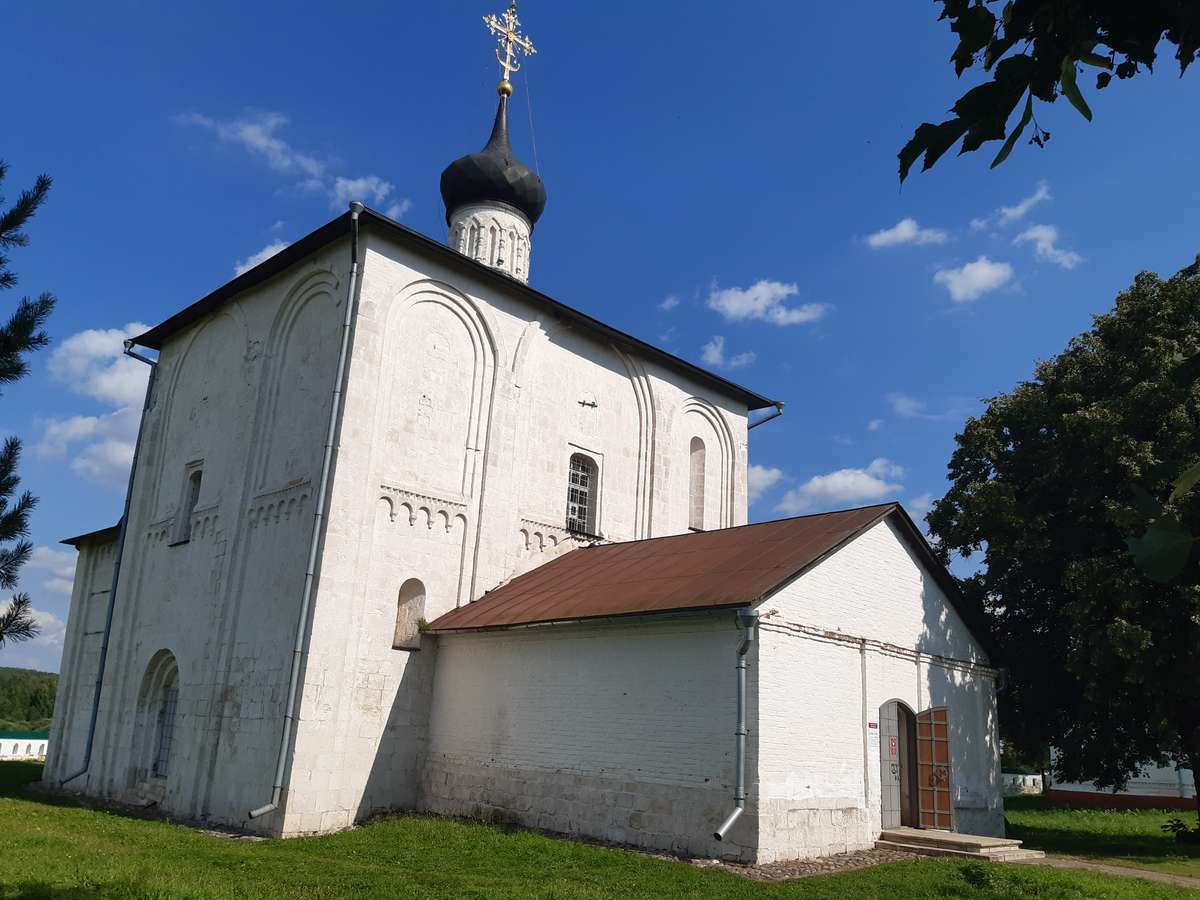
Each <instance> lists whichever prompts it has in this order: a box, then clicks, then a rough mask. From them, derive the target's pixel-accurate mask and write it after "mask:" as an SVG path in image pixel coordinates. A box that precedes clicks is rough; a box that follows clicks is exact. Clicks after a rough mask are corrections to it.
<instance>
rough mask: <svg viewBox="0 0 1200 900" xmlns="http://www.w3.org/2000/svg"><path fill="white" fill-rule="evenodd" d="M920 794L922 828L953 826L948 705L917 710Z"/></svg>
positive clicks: (948, 828)
mask: <svg viewBox="0 0 1200 900" xmlns="http://www.w3.org/2000/svg"><path fill="white" fill-rule="evenodd" d="M917 795H918V798H919V804H920V817H921V827H922V828H938V829H942V830H944V831H953V830H954V779H953V773H952V769H951V765H950V710H949V709H947V708H946V707H945V706H935V707H933V708H931V709H927V710H925V711H924V712H920V713H917Z"/></svg>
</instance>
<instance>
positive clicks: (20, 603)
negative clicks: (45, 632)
mask: <svg viewBox="0 0 1200 900" xmlns="http://www.w3.org/2000/svg"><path fill="white" fill-rule="evenodd" d="M40 630H41V629H40V628H39V627H38V624H37V622H36V621H34V618H33V609H32V607H31V605H30V603H29V595H28V594H15V595H14V596H13V598H12V602H10V603H9V604H8V608H7V609H6V610H5V611H4V612H3V613H0V647H3V646H4V642H5V641H11V642H13V643H16V642H18V641H27V640H29V639H30V638H34V637H37V635H38V632H39V631H40Z"/></svg>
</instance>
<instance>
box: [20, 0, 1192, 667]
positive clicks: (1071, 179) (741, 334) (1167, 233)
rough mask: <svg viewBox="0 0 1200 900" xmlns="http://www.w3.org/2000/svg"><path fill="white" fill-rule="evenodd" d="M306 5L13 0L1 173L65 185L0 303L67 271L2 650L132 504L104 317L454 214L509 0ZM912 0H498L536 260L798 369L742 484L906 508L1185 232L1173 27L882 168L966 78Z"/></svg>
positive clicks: (756, 372) (31, 420)
mask: <svg viewBox="0 0 1200 900" xmlns="http://www.w3.org/2000/svg"><path fill="white" fill-rule="evenodd" d="M316 7H317V5H316V4H312V5H301V4H284V3H269V2H259V3H255V4H245V3H241V2H239V3H230V2H209V3H207V4H192V5H187V6H178V5H176V4H145V3H131V2H119V0H117V2H109V3H106V4H92V3H88V4H83V3H44V4H20V5H17V6H15V7H11V8H8V9H6V10H5V12H4V13H3V19H4V34H5V36H6V38H7V41H6V47H5V59H6V63H7V66H6V70H7V72H8V73H9V79H10V83H9V87H8V90H7V91H6V92H5V94H6V96H5V139H4V140H3V141H2V142H0V158H4V159H6V160H8V162H9V163H10V164H11V166H12V169H11V172H10V175H9V178H8V179H7V181H6V182H5V184H4V192H5V193H6V195H7V196H8V197H9V199H10V200H11V198H12V197H13V196H15V194H16V193H17V191H18V190H19V189H20V188H21V187H24V186H27V185H28V184H29V183H31V182H32V180H33V178H34V177H35V176H36V174H37V173H39V172H42V171H45V172H47V173H49V174H50V175H52V176H53V177H54V179H55V187H54V190H53V192H52V194H51V197H50V201H49V203H48V205H47V206H46V207H45V208H44V210H43V211H42V212H41V213H40V214H39V215H38V217H37V219H36V220H35V221H34V222H33V223H32V226H31V228H30V229H29V230H30V235H31V238H32V242H31V245H30V246H29V247H28V248H25V249H20V250H17V251H16V252H15V253H14V254H13V264H14V267H15V269H16V271H17V273H18V274H19V276H20V278H21V282H20V284H19V285H18V288H17V290H15V291H11V292H7V293H6V294H5V295H4V296H3V297H0V302H2V303H3V307H0V310H2V309H5V308H11V306H12V304H13V303H14V302H15V301H16V299H17V296H18V295H19V293H22V292H23V293H29V294H35V293H38V292H40V291H43V290H50V291H52V292H54V293H55V294H57V296H58V297H59V307H58V309H57V311H56V313H55V316H54V319H53V321H52V322H51V324H50V331H51V334H52V336H53V338H54V340H55V345H54V347H52V348H50V349H48V350H46V351H43V352H42V353H41V354H40V355H38V356H37V357H36V358H35V359H34V360H33V370H34V372H33V375H32V376H31V377H30V378H28V379H27V380H25V381H23V382H21V383H20V384H18V385H16V386H14V387H12V388H10V389H8V390H7V391H6V392H5V394H4V396H3V398H2V399H0V410H2V416H3V417H2V418H0V430H2V431H5V432H16V433H17V434H19V435H21V436H22V438H23V439H24V441H25V458H24V461H23V464H22V468H21V475H22V478H23V485H24V486H25V487H28V488H29V489H31V490H32V491H34V493H35V494H37V495H38V496H40V498H41V505H40V506H39V508H38V510H37V512H36V513H35V515H34V519H33V540H34V541H35V543H36V545H37V546H38V550H37V553H36V556H35V560H34V563H33V564H31V565H30V566H29V567H27V568H26V570H25V571H24V577H23V581H22V586H23V588H24V589H26V590H28V591H29V592H30V593H31V595H32V596H33V598H34V603H35V606H36V607H37V608H38V610H39V614H40V616H41V617H42V621H43V624H44V625H45V634H44V637H43V638H42V639H40V640H39V641H38V642H36V643H33V644H26V645H16V646H13V647H7V648H5V649H3V650H0V665H32V666H37V667H40V668H45V669H51V670H54V669H57V667H58V660H59V656H60V654H61V632H62V620H63V619H65V618H66V613H67V608H68V601H69V583H70V582H69V579H70V577H71V567H72V552H71V551H69V548H62V547H60V546H59V545H58V543H57V542H58V541H59V540H60V539H61V538H63V537H66V536H68V535H73V534H77V533H80V532H85V531H89V530H92V529H94V528H98V527H102V526H105V525H109V524H112V523H113V522H114V521H116V519H117V517H118V516H119V514H120V508H121V501H122V492H123V488H124V478H125V472H126V466H127V458H128V452H129V445H130V443H131V441H132V432H133V429H134V428H136V418H137V416H136V413H137V409H136V406H137V404H138V403H140V394H141V386H142V381H141V378H143V377H144V376H143V375H142V373H141V372H140V371H139V370H138V369H137V367H136V364H134V363H131V362H130V363H129V364H128V365H126V364H125V363H122V362H121V361H119V360H118V358H117V356H116V355H115V354H116V351H117V350H118V349H119V345H120V337H121V335H122V333H124V332H125V331H127V330H130V326H131V325H132V326H133V330H136V328H137V324H138V323H144V324H154V323H157V322H159V321H161V320H162V319H164V318H166V317H167V316H168V315H170V314H171V313H173V312H175V311H176V310H178V309H180V308H181V307H183V306H185V305H187V304H188V303H190V302H192V301H193V300H195V299H197V298H199V297H200V296H202V295H204V294H205V293H207V292H208V291H210V290H212V289H213V288H215V287H217V286H219V285H220V284H222V283H223V282H225V281H227V280H228V279H229V278H231V277H232V276H233V275H234V273H235V268H236V266H237V265H238V264H239V263H242V262H244V261H247V260H249V259H251V258H253V257H254V256H255V254H257V253H260V252H263V251H264V250H265V248H268V247H271V246H277V245H280V244H281V243H286V242H288V241H293V240H295V239H297V238H298V237H300V236H302V235H304V234H306V233H307V232H309V231H311V230H312V229H314V228H316V227H317V226H319V225H320V224H322V223H323V222H325V221H327V220H328V219H330V218H332V217H334V216H335V215H337V214H338V213H340V212H341V211H342V210H343V209H344V208H345V201H346V200H347V199H349V198H351V197H357V198H360V199H363V200H364V201H366V202H368V204H369V205H371V206H373V207H375V208H377V209H380V210H385V211H386V210H389V209H390V210H392V212H393V214H395V215H398V216H399V217H400V218H401V220H402V221H403V222H405V223H406V224H408V225H410V226H412V227H413V228H416V229H417V230H419V231H422V232H425V233H427V234H430V235H434V236H436V237H438V238H440V239H444V236H445V224H444V219H443V209H442V206H441V201H440V198H439V195H438V177H439V175H440V173H441V170H442V169H443V168H444V167H445V166H446V164H447V163H449V162H450V161H451V160H452V159H454V158H456V157H457V156H460V155H462V154H463V153H466V152H471V151H474V150H476V149H478V148H479V147H480V146H482V144H483V142H484V140H485V139H486V137H487V132H488V129H489V126H490V120H491V116H492V113H493V111H494V103H495V92H494V86H495V82H496V80H497V71H496V65H495V62H494V58H493V57H492V50H491V44H490V43H489V38H488V37H487V35H486V33H485V32H484V30H483V27H482V24H481V22H480V16H481V15H484V14H486V13H491V12H499V11H500V9H501V7H502V3H501V0H485V2H478V3H476V2H470V3H461V2H460V3H453V4H451V3H441V4H422V5H420V6H419V7H417V6H415V5H413V4H398V3H394V2H387V3H383V2H360V3H357V4H355V5H354V6H353V7H352V8H346V7H339V6H336V5H333V6H331V5H328V4H325V5H322V6H321V8H320V9H317V8H316ZM684 9H686V13H684V12H681V10H684ZM936 12H937V7H936V6H935V5H934V4H933V3H924V4H922V3H910V4H895V3H885V2H883V0H870V2H867V0H864V2H861V3H855V4H819V5H817V4H782V3H762V2H753V0H748V2H743V3H740V4H737V5H736V6H735V7H731V6H730V5H729V4H719V3H715V2H693V3H689V4H687V5H686V7H685V6H683V5H681V4H669V5H668V4H653V5H651V4H645V3H623V2H612V3H607V4H589V5H586V6H585V5H583V4H563V3H551V2H549V0H525V2H523V3H522V4H521V17H522V19H523V21H524V23H525V26H526V29H527V31H528V32H529V33H530V34H531V35H532V37H533V38H534V41H535V43H536V44H537V46H538V48H539V51H540V52H539V53H538V55H537V56H536V57H534V58H533V59H532V60H531V61H530V62H528V63H527V65H526V69H525V71H524V72H522V73H521V74H520V75H518V76H517V77H516V87H517V94H516V96H515V97H514V103H513V106H512V110H513V116H512V132H513V142H514V145H515V147H516V148H517V152H518V153H519V154H520V155H521V156H522V158H523V159H524V160H525V161H526V162H527V163H529V164H531V165H532V164H534V162H535V160H536V163H537V165H538V168H539V169H540V172H541V175H542V178H543V180H544V181H545V183H546V188H547V193H548V195H549V202H548V205H547V209H546V213H545V215H544V217H543V218H542V220H541V221H540V222H539V224H538V228H537V232H536V234H535V249H534V254H533V259H532V278H531V282H532V283H533V284H535V285H536V286H537V287H538V288H540V289H541V290H543V291H545V292H547V293H549V294H551V295H552V296H555V297H557V298H559V299H561V300H563V301H564V302H566V303H569V304H571V305H573V306H575V307H577V308H579V309H582V310H584V311H586V312H588V313H590V314H592V315H594V316H597V317H599V318H601V319H604V320H606V321H608V322H610V323H612V324H613V325H615V326H617V327H619V328H622V329H624V330H626V331H629V332H631V333H633V334H635V335H637V336H639V337H641V338H644V339H646V340H649V341H651V342H654V343H658V344H661V345H663V346H665V347H667V348H668V349H670V350H672V351H673V352H675V353H677V354H679V355H681V356H683V357H685V358H687V359H690V360H693V361H695V362H698V363H704V364H707V365H709V366H710V367H712V368H715V369H717V370H719V371H721V372H722V373H724V374H727V375H729V376H730V377H732V378H734V379H735V380H737V381H740V382H742V383H744V384H746V385H748V386H750V387H753V388H755V389H756V390H758V391H760V392H762V393H765V394H768V395H770V396H773V397H779V398H781V399H783V400H785V401H786V402H787V404H788V405H787V412H786V414H785V415H784V417H783V418H781V419H779V420H777V421H775V422H772V423H770V424H769V425H766V426H764V427H763V428H761V429H758V430H756V431H754V432H753V434H752V437H753V439H752V441H751V462H752V464H753V465H754V466H755V468H754V470H753V471H752V475H753V481H754V484H755V485H756V486H757V487H758V488H760V489H761V491H760V494H759V496H758V499H757V500H756V501H755V503H754V505H753V506H752V508H751V517H752V519H765V518H771V517H775V516H779V515H787V514H795V513H799V512H809V511H817V510H821V509H828V508H836V507H839V506H848V505H858V504H862V503H868V502H874V501H876V500H882V499H891V498H898V499H901V500H903V501H904V502H905V503H906V505H908V507H909V509H910V510H911V511H913V512H914V513H918V514H920V513H923V511H924V507H925V506H926V504H927V503H928V498H929V497H937V496H940V495H941V493H942V492H943V490H944V485H945V467H946V462H947V460H948V458H949V455H950V453H951V451H952V449H953V437H954V434H955V433H956V432H957V430H958V429H959V428H960V427H961V425H962V422H963V420H964V419H965V418H966V416H968V415H970V414H971V413H972V412H974V411H977V410H978V409H979V408H980V404H979V400H980V398H983V397H987V396H990V395H992V394H995V393H997V392H1000V391H1004V390H1007V389H1009V388H1011V387H1012V386H1013V384H1014V383H1015V382H1016V381H1018V380H1020V379H1022V378H1025V377H1028V376H1029V375H1030V373H1031V371H1032V367H1033V365H1034V363H1035V361H1036V360H1038V359H1043V358H1046V357H1048V356H1050V355H1052V354H1053V353H1055V352H1057V351H1058V350H1060V349H1061V348H1062V346H1063V345H1064V343H1065V342H1066V340H1067V339H1068V338H1069V337H1070V336H1071V335H1073V334H1075V333H1077V332H1079V331H1081V330H1083V329H1085V328H1087V327H1088V325H1089V323H1090V317H1091V316H1092V315H1093V314H1096V313H1100V312H1104V311H1106V310H1107V309H1109V308H1110V306H1111V304H1112V299H1113V297H1114V296H1115V294H1116V292H1117V291H1119V290H1120V289H1122V288H1123V287H1125V286H1127V285H1128V284H1129V282H1130V281H1131V280H1132V278H1133V276H1134V275H1135V274H1136V273H1137V272H1138V271H1140V270H1142V269H1150V270H1154V271H1159V272H1162V273H1164V274H1166V273H1171V272H1174V271H1175V270H1177V269H1178V268H1180V267H1181V266H1183V265H1185V264H1187V263H1188V262H1189V261H1190V260H1191V259H1192V258H1193V257H1194V255H1195V254H1196V252H1197V250H1198V249H1200V241H1198V240H1197V234H1196V233H1195V196H1196V192H1195V178H1194V172H1195V156H1194V153H1195V150H1194V148H1195V147H1196V146H1197V144H1200V119H1198V118H1197V117H1196V116H1193V115H1188V114H1186V113H1184V112H1182V111H1184V110H1191V109H1194V107H1195V97H1196V95H1195V87H1194V78H1195V76H1193V77H1192V78H1191V79H1183V80H1181V79H1179V78H1178V77H1177V71H1176V70H1173V69H1172V67H1171V65H1170V60H1169V58H1168V59H1164V60H1163V63H1162V65H1161V67H1160V69H1159V71H1158V72H1157V73H1156V74H1155V75H1154V76H1153V77H1151V78H1140V79H1137V80H1135V81H1134V82H1128V83H1114V84H1113V85H1112V87H1110V88H1109V89H1108V90H1107V91H1105V92H1104V93H1103V94H1101V95H1099V96H1095V97H1092V100H1093V102H1092V107H1093V109H1094V110H1095V112H1096V121H1095V122H1094V123H1093V124H1091V125H1088V124H1087V123H1085V122H1084V121H1083V120H1082V119H1080V118H1079V117H1078V115H1077V114H1076V113H1075V112H1074V111H1073V110H1072V109H1070V108H1069V107H1068V106H1067V105H1066V104H1065V103H1059V104H1055V105H1054V106H1053V107H1049V108H1046V107H1043V108H1041V109H1040V110H1039V112H1038V116H1039V121H1040V123H1041V125H1042V127H1044V128H1047V129H1048V130H1050V131H1051V132H1052V134H1053V140H1052V141H1051V142H1050V145H1049V148H1048V149H1047V150H1045V151H1039V150H1038V149H1037V148H1034V147H1028V146H1025V145H1024V144H1020V145H1018V149H1017V151H1016V152H1014V153H1013V155H1012V157H1010V159H1009V161H1008V162H1007V163H1006V164H1005V165H1003V166H1002V167H1001V168H1000V169H998V170H996V171H994V172H989V171H988V168H987V163H988V161H989V160H990V158H991V155H992V153H994V150H991V149H990V148H988V149H985V150H984V151H983V152H981V153H976V154H970V155H968V156H966V157H963V158H961V159H956V158H953V157H952V156H951V157H950V158H947V159H945V160H944V161H943V162H942V163H941V164H939V165H938V166H937V168H936V169H934V170H933V171H932V172H930V173H926V174H924V175H917V174H914V175H913V176H912V177H910V179H909V181H908V183H906V184H905V185H904V187H903V189H901V187H900V185H899V184H898V182H897V178H896V159H895V154H896V152H897V150H898V149H899V148H900V147H901V146H902V145H903V143H904V142H905V141H906V140H907V139H908V137H909V135H910V134H911V133H912V130H913V129H914V128H915V126H916V125H917V124H918V123H920V122H921V121H924V120H929V119H932V120H935V121H940V119H941V118H942V111H943V110H945V109H946V108H947V107H948V106H949V105H950V104H951V103H952V102H953V100H954V99H955V98H956V97H957V96H958V95H959V94H960V93H961V92H962V90H964V89H965V88H966V87H968V86H970V85H972V84H974V83H976V77H975V76H972V75H970V74H968V75H967V76H964V80H963V82H958V81H956V79H955V77H954V75H953V71H952V68H951V67H950V65H949V64H948V63H947V59H948V57H949V55H950V53H951V50H952V48H953V41H952V36H951V35H950V33H949V31H948V29H947V28H946V27H945V25H944V23H938V22H937V21H936ZM1088 83H1090V79H1088ZM1093 93H1094V92H1093ZM531 118H532V121H533V126H534V129H535V130H534V131H533V132H531V130H530V119H531ZM535 142H536V154H535V152H534V144H535ZM58 348H64V349H63V351H62V352H61V353H59V354H58V355H57V356H56V355H55V351H56V350H57V349H58ZM131 406H132V408H131ZM64 551H66V552H64Z"/></svg>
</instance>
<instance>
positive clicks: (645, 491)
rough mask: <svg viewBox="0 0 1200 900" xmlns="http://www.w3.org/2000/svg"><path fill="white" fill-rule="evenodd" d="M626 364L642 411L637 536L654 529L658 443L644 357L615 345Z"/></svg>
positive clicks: (616, 350) (644, 534)
mask: <svg viewBox="0 0 1200 900" xmlns="http://www.w3.org/2000/svg"><path fill="white" fill-rule="evenodd" d="M611 346H612V349H613V352H614V353H616V354H617V356H618V357H619V358H620V360H621V363H622V365H624V366H625V373H626V374H627V375H628V376H629V383H630V385H631V386H632V388H633V396H634V399H635V400H636V401H637V411H638V451H637V484H636V490H635V500H634V503H635V504H636V508H635V511H634V519H633V531H634V535H633V536H634V539H635V540H640V539H641V538H648V537H651V536H652V534H653V529H654V451H655V443H656V437H657V434H656V429H655V422H656V421H657V420H656V417H655V408H654V407H655V401H654V389H653V387H652V385H651V383H650V376H649V375H648V374H647V373H646V367H645V366H644V365H643V364H642V362H641V360H639V359H637V358H636V357H634V356H632V355H631V354H628V353H626V352H624V351H623V350H622V349H621V348H620V347H618V346H617V345H616V344H612V345H611Z"/></svg>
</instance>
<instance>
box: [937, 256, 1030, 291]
mask: <svg viewBox="0 0 1200 900" xmlns="http://www.w3.org/2000/svg"><path fill="white" fill-rule="evenodd" d="M1012 277H1013V267H1012V266H1011V265H1009V264H1008V263H1006V262H993V261H992V260H991V259H989V258H988V257H986V256H980V257H979V258H978V259H977V260H975V261H974V262H969V263H967V264H966V265H963V266H960V267H959V268H957V269H938V270H937V271H936V272H934V273H933V280H934V281H935V282H936V283H937V284H940V285H943V286H944V287H945V288H946V290H948V291H949V292H950V299H951V300H953V301H954V302H955V303H969V302H971V301H972V300H978V299H979V298H980V297H982V296H983V295H984V294H986V293H989V292H991V291H994V290H996V289H997V288H1001V287H1004V285H1006V284H1008V283H1009V282H1010V281H1012Z"/></svg>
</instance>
